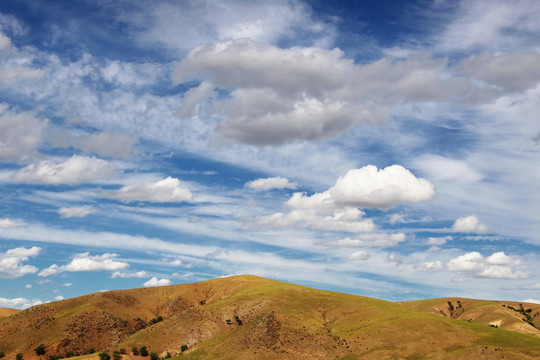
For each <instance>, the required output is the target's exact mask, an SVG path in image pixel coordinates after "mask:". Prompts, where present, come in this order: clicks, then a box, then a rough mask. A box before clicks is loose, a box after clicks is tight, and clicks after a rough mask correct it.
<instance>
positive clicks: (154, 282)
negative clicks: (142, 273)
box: [142, 276, 171, 287]
mask: <svg viewBox="0 0 540 360" xmlns="http://www.w3.org/2000/svg"><path fill="white" fill-rule="evenodd" d="M166 285H171V280H169V279H158V278H157V277H155V276H154V277H153V278H151V279H150V280H148V281H147V282H145V283H144V284H143V285H142V286H143V287H152V286H166Z"/></svg>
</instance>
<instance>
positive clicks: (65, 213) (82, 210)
mask: <svg viewBox="0 0 540 360" xmlns="http://www.w3.org/2000/svg"><path fill="white" fill-rule="evenodd" d="M98 211H99V210H98V209H96V208H94V207H93V206H91V205H83V206H73V207H62V208H60V209H58V214H60V216H61V217H62V218H73V217H85V216H88V215H90V214H94V213H96V212H98Z"/></svg>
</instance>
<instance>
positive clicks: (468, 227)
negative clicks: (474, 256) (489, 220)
mask: <svg viewBox="0 0 540 360" xmlns="http://www.w3.org/2000/svg"><path fill="white" fill-rule="evenodd" d="M487 230H488V227H487V226H486V225H484V224H482V223H481V222H480V220H479V219H478V217H477V216H476V215H469V216H465V217H461V218H459V219H457V220H456V222H455V223H454V225H453V226H452V231H454V232H464V233H468V232H472V233H478V232H486V231H487Z"/></svg>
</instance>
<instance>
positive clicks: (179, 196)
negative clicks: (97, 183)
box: [104, 176, 192, 203]
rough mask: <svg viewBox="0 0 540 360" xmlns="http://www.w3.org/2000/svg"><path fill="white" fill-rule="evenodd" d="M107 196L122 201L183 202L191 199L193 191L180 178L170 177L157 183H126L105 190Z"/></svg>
mask: <svg viewBox="0 0 540 360" xmlns="http://www.w3.org/2000/svg"><path fill="white" fill-rule="evenodd" d="M104 195H105V196H106V197H109V198H112V199H118V200H121V201H126V202H132V201H149V202H160V203H165V202H182V201H188V200H190V199H191V196H192V194H191V191H189V189H188V188H187V187H185V186H183V185H182V183H181V182H180V180H178V179H176V178H173V177H170V176H169V177H168V178H166V179H163V180H160V181H158V182H155V183H142V184H133V185H126V186H123V187H122V188H120V189H118V190H114V191H108V192H105V193H104Z"/></svg>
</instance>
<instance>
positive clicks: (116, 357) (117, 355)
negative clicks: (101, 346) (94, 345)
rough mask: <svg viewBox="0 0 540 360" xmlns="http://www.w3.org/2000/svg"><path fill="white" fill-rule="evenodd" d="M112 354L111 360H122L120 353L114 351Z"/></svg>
mask: <svg viewBox="0 0 540 360" xmlns="http://www.w3.org/2000/svg"><path fill="white" fill-rule="evenodd" d="M112 354H113V359H114V360H121V359H122V354H120V351H118V350H114V351H113V353H112Z"/></svg>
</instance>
